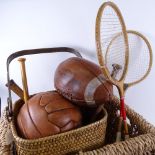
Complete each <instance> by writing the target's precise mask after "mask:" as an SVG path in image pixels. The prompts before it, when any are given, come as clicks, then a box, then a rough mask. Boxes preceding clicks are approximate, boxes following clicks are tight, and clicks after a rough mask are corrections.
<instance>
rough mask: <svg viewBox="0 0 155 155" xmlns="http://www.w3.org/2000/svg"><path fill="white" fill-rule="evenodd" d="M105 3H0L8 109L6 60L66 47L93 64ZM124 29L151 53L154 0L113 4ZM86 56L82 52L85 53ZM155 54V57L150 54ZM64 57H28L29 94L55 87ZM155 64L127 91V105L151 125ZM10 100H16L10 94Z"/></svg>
mask: <svg viewBox="0 0 155 155" xmlns="http://www.w3.org/2000/svg"><path fill="white" fill-rule="evenodd" d="M103 2H104V1H103V0H13V1H12V0H1V1H0V96H1V98H2V104H3V105H2V106H3V107H4V106H5V105H6V98H7V89H6V88H5V83H6V59H7V57H8V56H9V55H10V54H11V53H13V52H15V51H18V50H23V49H31V48H43V47H45V48H47V47H57V46H68V47H73V48H76V49H79V50H80V51H81V53H82V55H83V56H84V57H87V58H88V59H91V60H93V61H95V60H96V59H95V57H96V47H95V18H96V14H97V10H98V8H99V7H100V5H101V4H102V3H103ZM114 2H115V3H116V4H117V5H118V6H119V8H120V9H121V12H122V14H123V16H124V19H125V22H126V25H127V28H128V29H135V30H138V31H140V32H141V33H143V34H144V35H146V37H147V38H148V39H149V41H150V42H151V44H152V48H153V51H154V49H155V45H154V42H155V30H154V28H155V21H154V19H155V8H154V6H155V1H154V0H147V1H142V0H136V1H135V0H125V1H124V0H114ZM84 53H85V54H84ZM154 55H155V54H154ZM66 57H68V55H65V54H53V55H43V56H35V57H28V58H27V61H26V67H27V76H28V83H29V90H30V93H36V92H40V91H46V90H52V89H53V75H54V70H55V68H56V66H57V64H58V63H59V62H61V61H62V60H63V59H64V58H66ZM154 72H155V66H154V65H153V68H152V71H151V73H150V75H149V77H148V78H147V79H146V80H145V81H144V82H142V83H140V84H138V85H137V86H135V87H133V88H130V89H129V90H128V91H127V95H126V102H127V104H128V105H130V106H131V107H132V108H134V109H135V110H136V111H137V112H139V113H140V114H142V115H143V116H144V117H145V118H146V119H147V120H148V121H150V122H151V123H153V124H155V116H154V115H155V101H154V100H155V99H154V98H155V93H154V91H155V83H154V81H155V73H154ZM11 77H12V78H13V79H14V80H15V81H16V82H17V83H18V84H19V85H20V86H21V77H20V69H19V63H18V62H17V60H15V61H14V62H13V63H12V64H11ZM13 98H14V100H16V99H17V97H16V96H15V95H14V96H13Z"/></svg>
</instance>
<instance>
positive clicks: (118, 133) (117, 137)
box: [116, 116, 123, 142]
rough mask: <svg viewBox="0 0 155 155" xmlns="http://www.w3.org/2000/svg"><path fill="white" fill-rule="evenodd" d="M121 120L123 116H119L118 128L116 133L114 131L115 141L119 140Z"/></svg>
mask: <svg viewBox="0 0 155 155" xmlns="http://www.w3.org/2000/svg"><path fill="white" fill-rule="evenodd" d="M122 121H123V117H122V116H120V118H119V123H118V129H117V133H116V142H120V141H121V128H122Z"/></svg>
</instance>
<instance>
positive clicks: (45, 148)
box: [11, 100, 107, 155]
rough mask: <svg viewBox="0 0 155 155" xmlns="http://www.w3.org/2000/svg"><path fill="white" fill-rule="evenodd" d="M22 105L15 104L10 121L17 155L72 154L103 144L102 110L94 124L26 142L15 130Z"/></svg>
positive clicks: (103, 122) (103, 118) (19, 101)
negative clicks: (99, 117)
mask: <svg viewBox="0 0 155 155" xmlns="http://www.w3.org/2000/svg"><path fill="white" fill-rule="evenodd" d="M22 105H23V101H22V100H18V101H17V102H16V103H15V105H14V117H13V119H12V121H11V130H12V133H13V137H14V142H15V146H16V152H17V154H18V155H63V154H74V153H78V152H79V151H80V150H85V151H88V150H92V149H95V148H98V147H100V146H102V145H103V144H104V140H105V134H106V126H107V112H106V110H105V109H104V108H103V109H102V114H101V115H102V117H101V119H99V120H98V121H96V122H94V123H91V124H89V125H86V126H83V127H81V128H78V129H74V130H71V131H68V132H65V133H61V134H57V135H53V136H48V137H44V138H39V139H34V140H28V139H23V138H21V137H20V136H19V135H18V129H17V128H16V126H17V125H16V118H17V115H18V112H19V109H20V108H21V106H22Z"/></svg>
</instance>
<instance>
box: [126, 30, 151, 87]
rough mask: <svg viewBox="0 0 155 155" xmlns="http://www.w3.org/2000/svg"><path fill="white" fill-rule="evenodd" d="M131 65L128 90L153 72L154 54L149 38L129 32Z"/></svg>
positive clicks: (128, 75)
mask: <svg viewBox="0 0 155 155" xmlns="http://www.w3.org/2000/svg"><path fill="white" fill-rule="evenodd" d="M127 33H128V39H129V51H130V52H129V65H128V73H127V76H126V79H125V85H126V87H125V88H126V89H127V88H128V87H130V86H133V85H135V84H138V83H139V82H141V81H143V80H144V79H145V78H146V77H147V76H148V74H149V73H150V71H151V68H152V62H153V54H152V48H151V45H150V43H149V41H148V40H147V38H146V37H145V36H144V35H142V34H141V33H139V32H137V31H133V30H128V31H127Z"/></svg>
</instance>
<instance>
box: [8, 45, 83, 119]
mask: <svg viewBox="0 0 155 155" xmlns="http://www.w3.org/2000/svg"><path fill="white" fill-rule="evenodd" d="M57 52H69V53H73V54H75V55H76V56H77V57H80V58H82V56H81V54H80V53H79V52H78V51H76V50H75V49H73V48H69V47H56V48H41V49H29V50H22V51H18V52H15V53H12V54H11V55H10V56H9V57H8V58H7V64H6V65H7V81H8V95H9V96H8V99H7V102H8V107H7V115H8V119H9V120H11V119H12V116H13V110H12V97H11V90H10V87H9V81H10V71H9V65H10V63H11V61H12V60H13V59H15V58H18V57H20V56H24V55H34V54H41V53H44V54H45V53H57Z"/></svg>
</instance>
